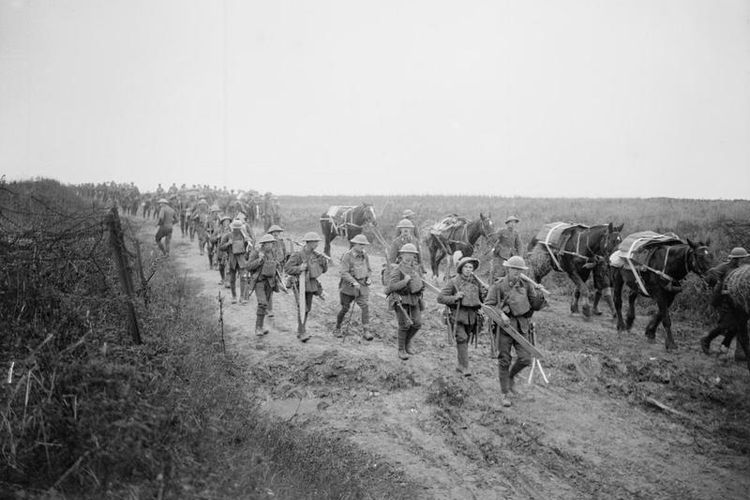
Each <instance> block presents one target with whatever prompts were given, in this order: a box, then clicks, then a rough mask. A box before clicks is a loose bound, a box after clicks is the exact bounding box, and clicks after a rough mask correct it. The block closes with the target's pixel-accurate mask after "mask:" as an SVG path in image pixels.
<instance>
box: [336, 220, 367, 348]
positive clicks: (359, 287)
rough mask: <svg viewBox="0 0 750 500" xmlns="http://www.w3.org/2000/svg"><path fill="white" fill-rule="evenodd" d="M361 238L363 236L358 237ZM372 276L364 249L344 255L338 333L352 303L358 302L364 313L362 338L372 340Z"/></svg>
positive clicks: (337, 321) (350, 250) (337, 318)
mask: <svg viewBox="0 0 750 500" xmlns="http://www.w3.org/2000/svg"><path fill="white" fill-rule="evenodd" d="M359 236H361V235H358V236H357V237H359ZM355 238H356V237H355ZM362 238H364V236H362ZM365 240H366V239H365ZM371 276H372V269H371V268H370V257H369V256H368V255H367V253H366V252H365V251H364V249H362V250H361V251H356V250H355V249H349V250H347V252H346V253H344V255H343V257H342V258H341V281H339V297H340V299H341V309H340V310H339V313H338V315H337V316H336V330H337V331H338V330H339V329H340V328H341V323H342V322H343V321H344V317H345V316H346V313H347V312H348V311H349V308H350V307H351V304H352V302H356V303H357V305H358V306H359V308H360V310H361V311H362V330H363V332H362V336H363V337H364V338H365V339H366V340H372V334H371V333H370V331H369V325H370V306H369V298H370V284H371ZM355 284H356V286H355Z"/></svg>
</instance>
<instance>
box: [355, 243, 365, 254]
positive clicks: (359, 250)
mask: <svg viewBox="0 0 750 500" xmlns="http://www.w3.org/2000/svg"><path fill="white" fill-rule="evenodd" d="M352 250H354V251H355V252H357V253H362V252H363V251H364V250H365V246H364V245H361V244H359V243H355V244H354V245H352Z"/></svg>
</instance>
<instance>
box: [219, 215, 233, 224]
mask: <svg viewBox="0 0 750 500" xmlns="http://www.w3.org/2000/svg"><path fill="white" fill-rule="evenodd" d="M225 220H232V218H231V217H230V216H228V215H222V216H221V219H219V222H224V221H225Z"/></svg>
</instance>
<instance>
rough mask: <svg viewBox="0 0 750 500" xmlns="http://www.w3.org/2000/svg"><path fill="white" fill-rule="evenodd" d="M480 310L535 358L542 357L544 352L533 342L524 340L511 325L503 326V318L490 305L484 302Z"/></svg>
mask: <svg viewBox="0 0 750 500" xmlns="http://www.w3.org/2000/svg"><path fill="white" fill-rule="evenodd" d="M481 309H482V311H483V312H484V313H485V314H486V315H487V316H488V317H489V318H490V319H491V320H492V321H494V322H495V323H497V326H498V328H502V329H503V331H505V333H507V334H508V335H510V336H511V337H513V340H515V341H516V342H518V343H519V344H521V346H522V347H523V348H524V349H526V350H527V351H529V352H530V353H531V354H532V355H533V356H534V357H535V358H537V359H542V358H544V354H542V352H541V351H540V350H539V349H537V348H536V347H535V346H534V344H532V343H531V342H529V341H528V340H526V338H525V337H524V336H523V335H521V334H520V333H518V331H517V330H516V329H515V328H513V327H512V326H510V325H508V326H503V318H502V317H501V316H500V314H498V312H497V311H496V310H495V309H494V308H493V307H492V306H488V305H486V304H482V306H481Z"/></svg>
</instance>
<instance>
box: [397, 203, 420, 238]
mask: <svg viewBox="0 0 750 500" xmlns="http://www.w3.org/2000/svg"><path fill="white" fill-rule="evenodd" d="M401 218H402V219H407V220H408V221H409V222H411V223H412V226H413V232H414V237H415V238H416V239H417V240H419V228H418V227H417V222H416V218H417V214H415V213H414V210H411V209H410V208H407V209H406V210H404V213H402V214H401Z"/></svg>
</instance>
